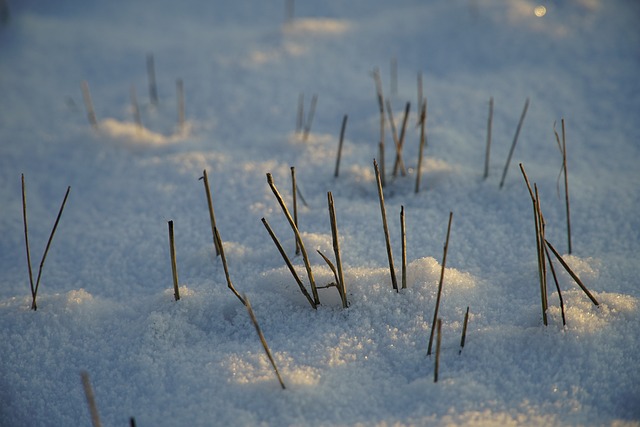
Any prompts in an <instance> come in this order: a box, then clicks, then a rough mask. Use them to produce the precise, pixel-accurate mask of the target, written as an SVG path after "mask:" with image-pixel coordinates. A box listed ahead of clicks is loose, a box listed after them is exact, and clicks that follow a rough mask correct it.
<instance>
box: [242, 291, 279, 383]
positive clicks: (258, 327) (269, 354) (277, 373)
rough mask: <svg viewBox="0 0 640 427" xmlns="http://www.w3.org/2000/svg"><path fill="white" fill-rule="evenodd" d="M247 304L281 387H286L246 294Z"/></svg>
mask: <svg viewBox="0 0 640 427" xmlns="http://www.w3.org/2000/svg"><path fill="white" fill-rule="evenodd" d="M242 300H243V301H245V306H246V307H247V312H248V313H249V317H251V323H253V326H254V327H255V328H256V332H257V333H258V337H259V338H260V342H261V343H262V348H264V352H265V353H266V354H267V357H268V358H269V362H271V366H273V370H274V372H275V373H276V377H278V382H279V383H280V387H282V389H283V390H284V389H286V387H285V385H284V381H282V377H281V376H280V372H279V371H278V366H276V361H275V360H274V359H273V356H272V355H271V350H269V345H268V344H267V340H266V339H265V338H264V334H263V333H262V329H260V325H259V324H258V319H256V315H255V314H254V313H253V308H251V303H250V302H249V298H248V297H247V296H246V295H245V296H244V299H242Z"/></svg>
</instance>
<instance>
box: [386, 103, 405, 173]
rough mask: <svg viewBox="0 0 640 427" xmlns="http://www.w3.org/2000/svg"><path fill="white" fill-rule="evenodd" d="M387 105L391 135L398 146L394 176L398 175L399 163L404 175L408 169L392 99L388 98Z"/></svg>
mask: <svg viewBox="0 0 640 427" xmlns="http://www.w3.org/2000/svg"><path fill="white" fill-rule="evenodd" d="M386 106H387V114H388V115H389V124H390V126H391V136H392V137H393V143H394V145H395V147H396V163H395V164H394V169H393V171H394V174H393V176H394V177H395V176H396V175H397V173H396V169H397V168H396V165H397V164H398V163H399V164H400V167H401V168H402V176H404V175H406V173H407V169H406V168H405V166H404V161H403V160H402V145H400V139H399V138H398V132H397V130H396V122H395V120H394V119H393V110H392V108H391V101H389V100H388V99H387V101H386Z"/></svg>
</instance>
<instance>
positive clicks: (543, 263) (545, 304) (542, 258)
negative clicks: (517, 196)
mask: <svg viewBox="0 0 640 427" xmlns="http://www.w3.org/2000/svg"><path fill="white" fill-rule="evenodd" d="M533 188H534V190H535V194H536V210H537V218H538V232H539V234H540V235H539V237H538V240H539V241H540V246H539V251H540V255H539V258H540V267H541V268H542V271H541V273H540V274H542V284H543V288H542V289H541V290H540V292H541V295H542V306H543V310H544V312H545V313H546V312H547V309H548V308H549V303H548V300H547V298H548V297H547V262H546V260H545V256H544V229H545V222H544V216H543V215H542V208H541V207H540V196H539V195H538V186H537V185H536V184H535V183H534V184H533ZM546 317H547V316H546V315H545V320H547V319H546ZM545 325H546V323H545Z"/></svg>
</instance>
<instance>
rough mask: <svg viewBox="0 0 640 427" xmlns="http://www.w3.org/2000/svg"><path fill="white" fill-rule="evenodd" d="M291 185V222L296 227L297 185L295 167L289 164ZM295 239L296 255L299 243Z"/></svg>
mask: <svg viewBox="0 0 640 427" xmlns="http://www.w3.org/2000/svg"><path fill="white" fill-rule="evenodd" d="M291 185H292V187H293V189H292V192H291V193H292V195H293V222H295V224H296V227H297V226H298V198H297V194H298V191H297V189H298V186H297V185H296V168H295V167H293V166H291ZM295 240H296V255H300V245H299V244H298V240H297V239H295Z"/></svg>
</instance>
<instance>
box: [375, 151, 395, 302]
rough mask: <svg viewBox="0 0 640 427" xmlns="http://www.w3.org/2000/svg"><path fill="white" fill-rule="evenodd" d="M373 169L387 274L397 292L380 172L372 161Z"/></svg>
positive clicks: (376, 164)
mask: <svg viewBox="0 0 640 427" xmlns="http://www.w3.org/2000/svg"><path fill="white" fill-rule="evenodd" d="M373 168H374V169H375V172H376V182H377V184H378V197H379V199H380V212H381V214H382V226H383V228H384V240H385V242H386V244H387V258H388V259H389V273H390V274H391V285H392V286H393V289H395V290H396V292H397V291H398V281H397V279H396V269H395V267H394V265H393V253H392V251H391V239H390V237H389V227H388V225H387V211H386V209H385V207H384V194H383V192H382V182H381V179H380V170H379V169H378V163H376V161H375V159H374V160H373Z"/></svg>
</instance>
